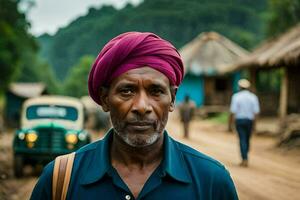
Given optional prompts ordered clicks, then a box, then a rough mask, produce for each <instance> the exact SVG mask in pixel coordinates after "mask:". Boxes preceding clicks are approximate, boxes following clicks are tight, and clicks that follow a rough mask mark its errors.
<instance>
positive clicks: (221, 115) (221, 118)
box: [208, 112, 229, 124]
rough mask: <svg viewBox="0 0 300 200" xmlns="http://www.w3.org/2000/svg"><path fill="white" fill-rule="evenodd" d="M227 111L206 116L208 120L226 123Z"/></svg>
mask: <svg viewBox="0 0 300 200" xmlns="http://www.w3.org/2000/svg"><path fill="white" fill-rule="evenodd" d="M228 117H229V113H228V112H222V113H216V114H214V115H212V116H210V117H208V120H209V121H212V122H216V123H218V124H227V123H228Z"/></svg>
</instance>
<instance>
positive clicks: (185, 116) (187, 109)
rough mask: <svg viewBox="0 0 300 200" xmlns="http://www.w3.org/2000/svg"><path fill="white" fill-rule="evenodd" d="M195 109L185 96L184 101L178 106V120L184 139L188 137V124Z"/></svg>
mask: <svg viewBox="0 0 300 200" xmlns="http://www.w3.org/2000/svg"><path fill="white" fill-rule="evenodd" d="M195 109H196V106H195V103H194V102H193V101H192V100H190V97H189V96H188V95H186V96H185V97H184V101H183V102H182V103H181V104H180V105H179V112H180V120H181V122H182V125H183V131H184V137H185V138H188V137H189V127H190V122H191V120H192V118H193V115H194V112H195Z"/></svg>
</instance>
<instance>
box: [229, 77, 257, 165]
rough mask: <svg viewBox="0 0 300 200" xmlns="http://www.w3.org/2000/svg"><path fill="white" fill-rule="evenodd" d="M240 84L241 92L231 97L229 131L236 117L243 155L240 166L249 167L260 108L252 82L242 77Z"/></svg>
mask: <svg viewBox="0 0 300 200" xmlns="http://www.w3.org/2000/svg"><path fill="white" fill-rule="evenodd" d="M238 85H239V92H237V93H235V94H234V95H233V96H232V98H231V104H230V112H231V114H230V117H229V131H231V130H232V129H231V124H232V121H233V119H234V118H235V127H236V130H237V133H238V136H239V142H240V152H241V157H242V162H241V163H240V166H242V167H247V166H248V152H249V149H250V138H251V133H252V131H253V129H254V127H255V121H256V117H257V115H258V113H259V111H260V108H259V101H258V98H257V96H256V95H255V94H253V93H252V92H250V91H249V88H250V86H251V84H250V82H249V81H248V80H247V79H241V80H239V82H238Z"/></svg>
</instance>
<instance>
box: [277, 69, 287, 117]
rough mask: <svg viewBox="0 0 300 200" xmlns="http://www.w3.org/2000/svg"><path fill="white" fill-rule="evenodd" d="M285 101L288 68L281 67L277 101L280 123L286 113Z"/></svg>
mask: <svg viewBox="0 0 300 200" xmlns="http://www.w3.org/2000/svg"><path fill="white" fill-rule="evenodd" d="M287 102H288V69H287V68H286V67H285V68H283V77H282V81H281V90H280V101H279V118H280V121H281V123H283V122H284V119H285V117H286V115H287Z"/></svg>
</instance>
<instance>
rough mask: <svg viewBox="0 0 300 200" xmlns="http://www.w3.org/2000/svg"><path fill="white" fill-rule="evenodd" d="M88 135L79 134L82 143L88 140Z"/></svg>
mask: <svg viewBox="0 0 300 200" xmlns="http://www.w3.org/2000/svg"><path fill="white" fill-rule="evenodd" d="M86 137H87V134H86V133H85V132H82V133H79V135H78V138H79V140H81V141H84V140H86Z"/></svg>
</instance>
